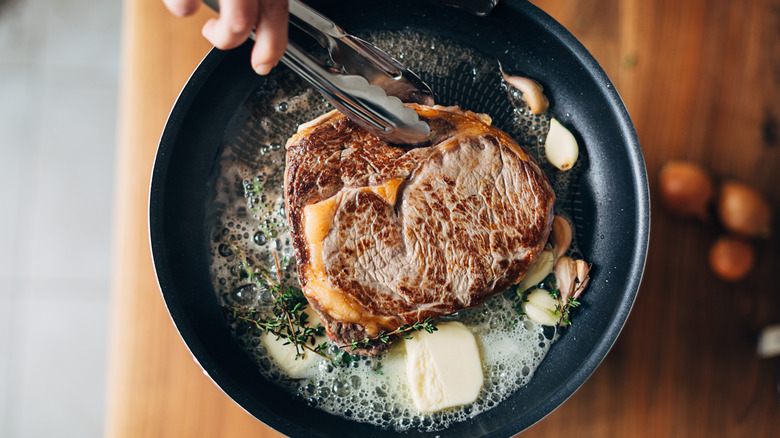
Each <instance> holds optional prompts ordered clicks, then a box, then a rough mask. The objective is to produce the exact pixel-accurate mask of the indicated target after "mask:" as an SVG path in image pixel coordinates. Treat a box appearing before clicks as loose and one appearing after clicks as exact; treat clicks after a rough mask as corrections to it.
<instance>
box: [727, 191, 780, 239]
mask: <svg viewBox="0 0 780 438" xmlns="http://www.w3.org/2000/svg"><path fill="white" fill-rule="evenodd" d="M718 217H719V218H720V221H721V223H722V224H723V226H724V227H726V229H728V230H729V231H731V232H733V233H736V234H739V235H742V236H745V237H751V238H766V237H769V235H770V232H771V222H772V210H771V208H770V207H769V203H768V202H767V200H766V198H764V196H763V195H762V194H761V193H760V192H759V191H758V190H756V189H754V188H753V187H751V186H749V185H747V184H745V183H741V182H737V181H728V182H725V183H723V184H722V185H721V188H720V196H719V197H718Z"/></svg>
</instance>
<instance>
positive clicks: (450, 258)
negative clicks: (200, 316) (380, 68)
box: [285, 105, 555, 355]
mask: <svg viewBox="0 0 780 438" xmlns="http://www.w3.org/2000/svg"><path fill="white" fill-rule="evenodd" d="M410 106H412V107H413V108H414V109H415V110H416V111H417V112H418V113H419V115H420V117H421V119H422V120H425V121H426V122H427V123H428V124H429V126H430V127H431V136H430V141H429V142H428V143H426V144H423V145H419V146H416V147H411V146H399V145H391V144H388V143H386V142H384V141H382V140H380V139H378V138H377V137H375V136H374V135H372V134H369V133H368V132H366V131H365V130H363V129H361V128H359V127H358V126H357V125H356V124H354V123H353V122H351V121H350V120H349V119H347V118H346V117H344V116H343V115H342V114H340V113H337V112H331V113H328V114H326V115H324V116H322V117H320V118H318V119H316V120H314V121H312V122H310V123H308V124H306V125H302V126H301V128H300V129H299V131H298V133H297V134H295V135H294V136H293V137H292V138H290V140H289V141H288V143H287V167H286V169H285V199H286V203H287V214H288V218H289V221H290V230H291V232H292V238H293V245H294V247H295V254H296V257H297V263H298V265H297V268H298V274H299V277H300V281H301V285H302V287H303V292H304V294H305V295H306V298H307V299H308V301H309V303H310V304H311V305H312V307H313V308H314V309H315V310H316V311H317V313H318V314H319V315H320V318H321V319H322V321H323V323H324V325H325V327H326V330H327V332H328V336H329V337H330V338H331V339H332V340H334V341H335V342H336V343H337V344H339V345H340V346H342V347H344V346H348V345H350V343H351V342H352V340H362V339H364V338H365V337H367V336H368V337H375V336H377V335H379V334H380V333H388V332H390V331H392V330H395V329H396V328H398V327H399V326H401V325H403V324H411V323H414V322H416V321H423V320H425V319H426V318H428V317H437V316H441V315H446V314H449V313H452V312H455V311H458V310H460V309H464V308H467V307H472V306H476V305H479V304H480V303H482V302H483V301H484V300H485V299H487V298H488V297H490V296H492V295H495V294H497V293H499V292H501V291H503V290H505V289H506V288H507V287H509V286H510V285H512V284H514V283H516V282H518V281H520V279H522V277H523V276H524V275H525V273H526V271H527V270H528V267H529V266H530V264H531V263H532V262H533V261H534V260H535V258H536V257H537V255H538V253H539V252H540V251H541V249H542V248H543V247H544V245H545V243H546V241H547V237H548V234H549V232H550V227H551V224H552V218H553V213H552V210H553V203H554V201H555V195H554V193H553V191H552V188H551V187H550V184H549V182H548V181H547V178H546V177H545V176H544V173H543V172H541V170H540V169H539V167H538V166H537V164H536V163H535V162H534V160H533V158H531V157H530V156H529V155H528V153H526V151H524V150H523V149H522V148H521V147H520V146H519V145H518V144H517V143H516V142H515V141H514V140H512V139H511V138H510V137H509V136H508V135H507V134H505V133H504V132H502V131H500V130H498V129H496V128H494V127H492V126H490V118H489V117H488V116H485V115H481V114H474V113H471V112H464V111H461V110H459V109H458V108H457V107H448V108H444V107H438V106H437V107H424V106H417V105H410ZM385 348H387V346H386V344H383V343H377V344H376V345H372V346H369V347H366V348H359V349H358V350H355V351H352V353H357V354H363V355H375V354H377V353H378V352H379V351H382V350H384V349H385Z"/></svg>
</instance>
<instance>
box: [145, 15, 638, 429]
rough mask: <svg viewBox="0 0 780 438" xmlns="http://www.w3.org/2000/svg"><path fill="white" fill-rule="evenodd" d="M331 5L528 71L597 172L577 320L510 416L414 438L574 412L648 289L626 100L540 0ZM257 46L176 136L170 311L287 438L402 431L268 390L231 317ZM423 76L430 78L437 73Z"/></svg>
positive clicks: (207, 360) (517, 397) (166, 203)
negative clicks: (224, 280)
mask: <svg viewBox="0 0 780 438" xmlns="http://www.w3.org/2000/svg"><path fill="white" fill-rule="evenodd" d="M317 6H318V7H319V9H320V10H321V11H322V12H323V13H324V14H325V15H327V16H329V17H330V18H332V19H333V20H334V21H336V22H337V23H339V24H340V25H341V26H342V27H344V28H345V29H347V30H349V31H350V32H352V33H355V34H358V35H361V34H363V33H365V32H367V31H372V30H382V29H385V30H399V29H403V28H410V29H415V30H417V31H420V32H427V33H430V34H433V35H438V36H441V37H443V38H446V39H448V40H451V41H453V42H456V43H458V44H462V45H465V46H469V47H473V48H475V49H477V50H479V51H480V52H482V53H483V54H485V55H487V56H488V57H491V58H495V59H498V60H500V62H501V64H502V65H503V66H504V68H505V69H506V70H509V71H513V72H522V73H524V74H525V75H527V76H529V77H532V78H534V79H536V80H538V81H539V82H541V83H542V84H543V85H544V86H545V88H546V89H547V90H548V97H549V98H550V103H551V111H552V112H553V113H554V115H555V117H556V118H559V119H560V120H561V121H562V122H563V123H564V124H565V125H567V126H569V127H571V128H572V129H573V130H574V131H575V132H576V133H577V136H578V138H579V140H580V141H581V143H582V144H583V145H584V148H585V150H586V155H587V168H586V169H585V172H584V173H583V176H582V178H581V179H580V181H579V182H578V184H579V191H578V194H577V195H576V197H575V198H576V199H574V202H576V203H577V210H578V213H577V229H576V231H577V238H578V240H579V244H580V246H581V249H582V252H583V254H584V255H585V258H586V259H587V260H588V261H591V262H593V264H594V266H596V269H595V270H594V272H593V274H592V279H591V283H590V286H589V287H588V290H587V292H586V296H585V301H586V303H585V304H584V305H583V306H582V308H581V309H579V312H578V314H577V318H576V322H575V324H574V325H573V326H572V327H571V328H570V329H569V330H568V331H567V332H566V333H565V334H564V336H562V338H561V339H560V340H559V341H558V342H557V343H556V344H554V345H553V347H552V349H551V350H550V352H549V354H548V356H547V357H546V358H545V360H544V362H543V363H542V365H541V366H540V367H539V369H538V370H537V371H536V375H535V376H534V377H533V379H532V380H531V382H530V383H529V384H528V385H526V386H524V387H522V388H521V389H520V390H518V391H517V392H516V393H515V394H514V395H513V396H511V397H510V398H509V399H507V400H506V401H504V402H502V403H500V404H499V405H498V406H497V407H495V408H493V409H492V410H490V411H487V412H486V413H483V414H481V415H479V416H477V417H476V418H475V419H473V420H469V421H467V422H462V423H457V424H455V425H453V426H451V427H450V428H449V429H447V430H446V431H442V432H438V433H431V434H425V433H421V432H408V433H405V434H406V435H409V436H435V435H442V436H464V437H477V436H492V437H499V436H510V435H513V434H515V433H518V432H520V431H522V430H524V429H525V428H527V427H529V426H531V425H532V424H534V423H535V422H537V421H539V420H540V419H541V418H543V417H544V416H545V415H547V414H548V413H550V412H551V411H552V410H553V409H555V408H556V407H557V406H559V405H560V404H561V403H563V402H564V401H565V400H566V399H567V398H568V397H569V396H571V395H572V394H573V393H574V391H575V390H577V388H579V387H580V385H582V383H583V382H584V381H585V380H586V379H587V378H588V376H590V375H591V373H592V372H593V371H594V370H595V368H596V367H597V366H598V364H599V363H600V362H601V361H602V359H603V358H604V356H605V355H606V354H607V352H608V350H609V349H610V347H611V346H612V344H613V343H614V342H615V339H616V337H617V335H618V333H619V332H620V330H621V328H622V327H623V324H624V323H625V320H626V318H627V317H628V313H629V311H630V309H631V306H632V304H633V302H634V298H635V296H636V292H637V289H638V288H639V283H640V280H641V276H642V271H643V268H644V262H645V256H646V250H647V242H648V235H649V194H648V187H647V178H646V174H645V167H644V161H643V158H642V153H641V149H640V147H639V143H638V141H637V138H636V134H635V132H634V129H633V126H632V124H631V120H630V119H629V116H628V114H627V112H626V110H625V108H624V106H623V103H622V101H621V99H620V97H619V96H618V94H617V92H616V90H615V89H614V87H613V86H612V84H611V82H610V81H609V79H608V78H607V76H606V75H605V74H604V72H603V71H602V69H601V68H600V67H599V66H598V64H597V63H596V61H595V60H594V59H593V58H592V57H591V56H590V54H588V52H587V51H586V50H585V49H584V48H583V47H582V45H581V44H580V43H579V42H577V41H576V39H575V38H574V37H573V36H572V35H571V34H569V33H568V32H567V31H566V30H565V29H564V28H563V27H562V26H561V25H560V24H558V23H557V22H555V21H554V20H553V19H552V18H550V17H549V16H547V15H546V14H545V13H544V12H542V11H541V10H539V9H538V8H536V7H535V6H533V5H532V4H530V3H528V2H526V1H509V0H504V1H502V2H500V3H499V5H498V6H497V7H496V8H495V9H494V11H493V12H492V13H491V14H490V15H489V16H488V17H476V16H472V15H469V14H467V13H464V12H462V11H458V10H455V9H451V8H447V7H443V6H440V5H438V4H436V3H434V2H424V1H419V0H417V1H411V0H399V1H392V2H381V3H380V2H374V1H372V2H368V1H341V2H331V3H329V4H327V5H324V6H323V5H317ZM249 51H250V46H249V45H246V44H245V45H244V46H241V47H240V48H238V49H235V50H232V51H228V52H222V51H217V50H214V51H212V52H211V53H210V54H209V55H208V56H207V57H206V58H205V59H204V61H203V62H202V64H201V65H200V66H199V67H198V69H197V70H196V71H195V72H194V74H193V75H192V77H191V78H190V80H189V82H188V83H187V85H186V87H185V88H184V90H183V91H182V93H181V95H180V96H179V99H178V101H177V102H176V105H175V107H174V108H173V111H172V112H171V115H170V118H169V120H168V123H167V125H166V127H165V131H164V133H163V135H162V138H161V141H160V146H159V150H158V152H157V158H156V161H155V164H154V173H153V178H152V186H151V197H150V233H151V242H152V250H153V256H154V263H155V269H156V272H157V277H158V281H159V284H160V287H161V289H162V293H163V296H164V298H165V303H166V305H167V307H168V310H169V312H170V314H171V316H172V318H173V320H174V322H175V324H176V327H177V329H178V330H179V332H180V334H181V336H182V338H183V339H184V341H185V342H186V344H187V346H188V347H189V349H190V351H191V352H192V354H193V355H194V357H195V358H196V359H197V361H198V362H199V363H200V365H201V366H202V367H203V369H204V370H205V371H206V372H207V373H208V375H209V376H210V377H211V378H212V379H213V380H214V382H215V383H216V384H217V385H218V386H219V387H220V388H222V390H224V391H225V392H226V393H227V394H228V395H229V396H230V397H231V398H232V399H233V400H235V401H236V402H237V403H238V404H239V405H241V406H242V407H243V408H244V409H246V410H247V411H248V412H250V413H251V414H252V415H254V416H255V417H257V418H258V419H259V420H261V421H263V422H264V423H266V424H268V425H269V426H271V427H273V428H274V429H276V430H278V431H280V432H282V433H284V434H287V435H290V436H339V437H351V436H355V437H366V436H391V435H395V432H393V431H388V430H380V429H377V428H375V427H373V426H369V425H366V424H362V423H356V422H350V421H347V420H344V419H342V418H338V417H335V416H332V415H330V414H327V413H324V412H322V411H320V410H317V409H315V408H311V407H309V406H307V405H306V404H305V403H304V402H303V401H302V400H300V399H296V398H293V397H292V396H290V395H289V394H288V393H286V392H284V391H283V390H281V389H279V388H277V387H276V386H274V385H273V384H271V383H270V382H268V381H267V380H266V379H265V378H263V377H262V376H261V374H260V373H259V371H258V369H257V366H256V365H255V363H254V362H253V361H252V360H251V359H250V358H249V357H248V355H247V354H246V352H245V351H244V350H243V349H242V348H241V347H240V346H239V344H238V343H237V342H236V341H235V339H234V338H233V336H232V334H231V332H230V331H229V329H228V327H227V324H226V322H225V320H224V317H223V314H222V312H221V310H220V307H219V304H218V302H217V297H216V293H215V291H214V289H213V286H212V280H211V278H210V275H209V249H208V248H209V245H208V242H207V240H208V229H207V225H206V207H207V206H206V200H208V199H210V196H211V193H210V190H211V188H210V187H209V184H210V181H211V176H212V172H214V170H215V160H216V157H217V156H218V154H219V152H220V147H221V145H222V144H224V142H225V137H226V136H227V135H229V134H228V131H229V129H228V127H229V126H230V124H231V120H233V118H234V117H235V116H236V114H237V113H238V112H240V108H241V107H242V105H243V104H244V103H245V102H246V101H247V99H248V98H249V97H250V96H251V95H252V92H253V90H255V89H256V88H257V87H259V86H262V84H263V83H264V81H265V80H267V79H266V78H263V77H259V76H256V75H255V74H254V73H253V71H252V70H251V68H250V64H249ZM418 73H420V74H421V75H422V76H423V78H424V79H426V76H425V72H424V71H421V72H418ZM428 79H429V78H428ZM431 85H433V86H434V89H435V90H434V91H435V92H436V98H437V103H441V104H460V105H463V106H464V107H467V108H469V107H468V105H469V104H470V102H459V101H457V97H454V96H448V93H447V89H446V87H445V88H443V89H442V88H441V87H439V89H436V84H431ZM453 100H455V101H453ZM469 109H475V110H477V111H478V110H480V109H479V108H469ZM497 125H499V127H500V124H498V123H497Z"/></svg>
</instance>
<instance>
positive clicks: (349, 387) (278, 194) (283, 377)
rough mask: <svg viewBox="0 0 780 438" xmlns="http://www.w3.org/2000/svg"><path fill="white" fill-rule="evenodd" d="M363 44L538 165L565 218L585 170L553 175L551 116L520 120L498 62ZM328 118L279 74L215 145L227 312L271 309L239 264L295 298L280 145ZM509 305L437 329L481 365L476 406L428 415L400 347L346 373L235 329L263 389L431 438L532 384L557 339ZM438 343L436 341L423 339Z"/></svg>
mask: <svg viewBox="0 0 780 438" xmlns="http://www.w3.org/2000/svg"><path fill="white" fill-rule="evenodd" d="M366 39H368V40H369V41H372V42H374V43H375V44H377V45H378V46H379V47H382V48H384V49H386V50H387V51H388V52H390V54H391V55H394V56H396V57H397V58H399V59H401V60H402V61H403V62H404V63H405V64H407V65H408V66H409V67H411V68H412V69H413V70H415V71H417V72H419V73H421V75H422V78H423V80H425V81H426V82H427V83H429V84H430V85H431V86H432V87H433V88H434V94H435V95H436V96H437V103H440V104H443V105H452V104H458V105H460V106H461V107H462V108H464V109H467V110H472V111H475V112H484V113H487V114H488V115H490V116H491V117H492V118H493V122H494V125H495V126H497V127H499V128H500V129H502V130H504V131H506V132H507V133H508V134H509V135H510V136H512V137H513V138H514V139H515V140H517V141H518V143H520V144H521V145H523V146H524V147H525V148H526V149H527V150H528V151H529V152H530V153H531V155H533V156H534V157H535V158H536V159H537V161H538V162H539V165H540V167H541V168H542V170H543V171H545V173H547V175H548V177H549V179H550V182H551V184H552V186H553V188H554V190H555V192H556V195H557V198H558V202H557V203H556V214H563V215H566V216H567V217H568V216H569V215H568V214H567V213H568V212H566V211H563V207H561V206H562V205H567V202H566V200H567V198H570V196H571V189H570V184H571V181H573V180H576V176H577V175H578V169H579V168H582V167H583V164H582V162H583V157H580V159H579V160H578V161H577V164H575V168H574V169H572V170H570V171H568V172H557V171H556V170H555V169H554V168H553V167H552V166H551V165H549V163H547V162H546V160H545V159H544V158H543V157H544V147H543V142H544V139H545V137H546V134H547V129H548V127H549V115H548V114H546V113H543V114H539V115H534V114H531V113H530V112H529V111H527V108H526V107H525V104H524V103H523V102H522V99H521V97H520V96H519V95H518V94H517V93H516V92H515V91H512V90H511V89H510V88H508V87H506V86H505V85H504V84H503V83H502V82H501V81H502V79H501V73H500V71H499V69H498V65H497V63H496V62H495V60H493V59H489V58H486V57H485V56H483V55H482V54H481V53H479V52H477V51H475V50H473V49H470V48H467V47H462V46H457V45H454V44H453V43H452V41H444V40H440V39H437V38H434V37H431V36H428V35H425V34H421V33H414V32H412V31H402V32H385V31H383V32H377V33H375V34H372V35H369V36H367V38H366ZM452 72H459V73H452ZM464 72H465V75H466V76H465V77H464V76H463V75H464ZM453 75H455V76H453ZM551 92H552V93H554V92H555V90H551ZM331 109H332V108H330V107H329V106H328V105H327V104H326V103H325V101H324V99H323V98H322V97H321V96H320V95H319V94H317V93H315V92H313V91H312V90H311V88H310V87H309V86H308V85H307V84H306V83H304V82H303V81H302V80H301V79H300V78H298V77H297V76H295V75H294V74H292V73H291V72H289V71H288V70H285V69H275V70H274V71H273V72H272V73H271V74H270V75H269V76H268V79H267V80H266V81H264V82H262V83H261V85H260V86H259V87H258V89H257V90H256V91H255V93H254V94H253V95H252V96H251V97H250V98H249V99H248V100H247V101H246V102H245V104H244V107H243V109H242V111H240V112H239V115H237V116H236V117H235V119H234V121H233V122H232V123H231V125H230V126H229V127H228V130H227V132H226V134H225V137H224V139H223V143H224V145H225V147H224V149H223V151H222V152H221V155H220V156H219V166H217V168H216V171H215V173H214V175H213V183H212V187H213V188H214V196H213V198H212V199H211V200H210V201H209V205H208V208H209V210H208V218H209V224H210V227H211V239H212V240H211V245H212V249H211V257H212V258H211V260H212V269H211V274H212V278H213V281H214V287H215V289H216V290H217V291H218V294H219V299H220V301H221V303H222V304H223V305H224V306H227V307H238V308H245V309H248V310H261V311H262V310H264V309H265V310H268V309H270V307H271V305H272V297H271V296H270V294H269V291H267V290H265V289H263V288H262V287H259V286H256V285H252V284H247V282H246V279H245V278H243V277H242V275H241V269H242V268H241V266H243V265H244V264H245V262H249V263H251V264H259V265H262V266H265V267H267V268H268V271H269V273H270V274H271V275H272V276H277V275H278V277H279V278H281V279H282V283H283V285H284V286H293V287H296V288H300V284H299V281H298V277H297V272H296V264H295V258H294V251H293V247H292V244H291V238H290V234H289V229H288V225H287V218H286V212H285V210H284V198H283V183H284V168H285V161H284V160H285V150H284V148H283V147H282V145H284V144H285V143H286V142H287V139H288V138H289V137H291V136H292V135H293V134H294V133H295V132H296V130H297V128H298V126H299V125H300V124H301V123H304V122H306V121H309V120H312V119H314V118H316V117H318V116H320V115H322V114H325V113H327V112H328V111H329V110H331ZM556 172H557V173H556ZM574 245H575V246H576V242H574ZM234 248H235V249H237V250H238V251H237V250H234ZM238 252H240V254H239V253H238ZM277 266H278V269H277ZM516 304H517V298H516V296H515V294H514V293H513V292H509V293H507V294H504V295H498V296H495V297H493V298H491V299H489V300H487V301H486V302H485V303H484V304H482V305H481V306H479V307H477V308H473V309H466V310H462V311H460V312H458V313H456V314H453V315H449V316H446V317H442V318H440V319H439V320H437V321H436V324H437V325H438V326H441V327H447V326H448V325H449V324H451V322H449V321H457V322H458V323H459V324H462V325H463V326H464V327H465V328H466V329H467V330H468V331H469V332H470V333H472V334H473V337H474V343H475V345H476V350H477V354H475V355H474V356H477V355H478V356H479V358H480V361H481V371H482V377H483V383H482V387H481V389H480V390H479V392H478V395H477V397H476V399H475V400H473V402H470V403H466V404H463V405H460V406H452V407H447V408H443V409H442V410H439V411H436V412H422V411H424V410H426V409H418V408H417V407H416V406H415V403H414V401H413V398H412V396H411V390H410V385H409V381H408V376H407V370H406V367H407V361H408V360H409V358H408V355H407V352H406V349H405V346H404V344H403V342H396V343H395V344H394V345H393V346H392V347H391V348H390V350H389V351H388V352H387V353H385V354H383V355H381V356H379V357H376V358H363V357H358V358H357V360H356V361H355V362H352V363H350V364H349V365H346V366H344V365H336V364H334V363H331V362H330V361H329V360H327V359H324V358H322V357H320V356H318V355H313V354H312V355H307V358H306V359H305V361H306V362H299V363H296V362H295V359H294V355H295V353H294V351H291V350H290V347H291V346H290V345H287V346H284V345H283V344H284V342H281V343H279V342H278V341H276V340H275V339H272V338H269V337H265V335H264V334H263V333H261V332H259V331H257V330H254V329H252V328H251V327H247V326H246V325H241V324H238V323H236V324H234V325H233V326H232V329H233V331H234V333H235V336H236V338H237V339H238V340H239V342H240V343H241V344H242V345H243V347H244V348H245V350H246V351H247V352H248V353H249V354H250V355H251V356H252V357H253V359H254V360H255V362H256V363H257V365H258V369H259V371H260V372H261V373H262V374H263V375H264V376H265V377H266V378H267V379H268V380H269V381H272V382H275V383H276V384H278V385H279V386H281V387H283V388H285V389H286V390H288V391H289V392H290V393H292V394H294V395H296V396H298V397H301V398H302V399H304V400H305V401H306V402H307V403H308V404H309V405H311V406H315V407H317V408H319V409H322V410H324V411H326V412H329V413H332V414H334V415H338V416H341V417H344V418H347V419H351V420H354V421H359V422H364V423H369V424H373V425H376V426H379V427H382V428H389V429H394V430H397V431H404V430H413V431H422V432H427V431H437V430H442V429H445V428H447V427H448V426H449V425H450V424H453V423H456V422H460V421H465V420H468V419H469V418H473V417H475V416H477V415H479V414H480V413H482V412H485V411H488V410H490V409H491V408H493V407H495V406H496V405H498V404H499V403H501V402H502V401H503V400H505V399H507V398H508V397H509V396H511V395H512V394H513V393H514V392H515V391H517V389H519V388H520V387H522V386H523V385H525V384H527V383H528V381H530V379H531V378H532V377H533V374H534V371H535V370H536V369H537V367H538V366H539V364H540V363H541V362H542V360H543V359H544V357H545V355H546V354H547V351H548V350H549V348H550V346H551V345H552V344H553V342H554V340H555V337H556V331H555V328H552V327H547V328H545V327H543V326H542V325H540V324H537V323H535V322H533V321H530V320H528V319H527V318H522V317H520V316H519V315H518V313H517V311H516V310H515V305H516ZM443 333H445V332H444V331H442V333H439V332H435V333H433V334H431V335H430V337H431V339H433V338H435V337H436V336H438V335H441V334H443ZM418 335H419V334H417V333H413V334H412V336H413V337H414V336H418ZM422 336H427V334H423V335H422ZM280 347H285V348H280ZM326 353H328V354H329V355H331V356H335V355H336V354H338V353H339V350H338V348H336V347H335V346H331V347H330V349H329V350H328V351H327V352H326ZM291 357H293V360H292V361H290V358H291ZM472 358H473V357H472ZM298 360H299V361H300V359H298ZM411 360H413V361H418V359H414V358H413V359H411Z"/></svg>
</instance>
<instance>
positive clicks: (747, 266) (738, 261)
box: [709, 236, 755, 282]
mask: <svg viewBox="0 0 780 438" xmlns="http://www.w3.org/2000/svg"><path fill="white" fill-rule="evenodd" d="M709 258H710V269H712V272H714V273H715V275H717V276H718V277H719V278H720V279H721V280H725V281H729V282H737V281H740V280H742V279H744V278H745V277H746V276H747V275H748V274H749V273H750V271H751V270H752V269H753V263H754V262H755V253H754V250H753V246H751V245H750V244H749V243H748V242H746V241H745V240H743V239H741V238H738V237H733V236H721V237H719V238H718V240H716V241H715V243H713V244H712V246H711V247H710V257H709Z"/></svg>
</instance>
